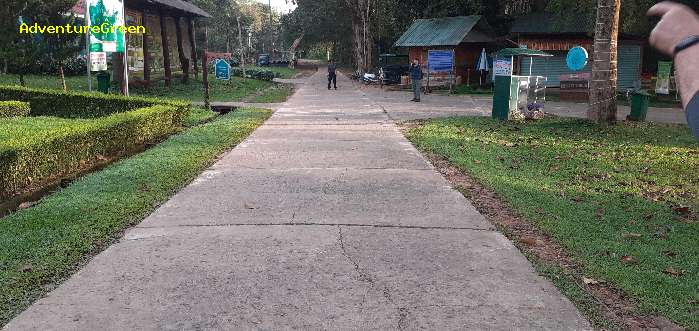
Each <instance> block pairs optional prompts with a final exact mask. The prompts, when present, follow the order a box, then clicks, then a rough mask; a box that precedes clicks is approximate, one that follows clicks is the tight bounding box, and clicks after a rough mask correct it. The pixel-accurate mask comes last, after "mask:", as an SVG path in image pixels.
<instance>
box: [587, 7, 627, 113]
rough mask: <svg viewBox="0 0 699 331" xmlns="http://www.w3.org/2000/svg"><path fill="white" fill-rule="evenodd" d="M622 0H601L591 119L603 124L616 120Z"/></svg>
mask: <svg viewBox="0 0 699 331" xmlns="http://www.w3.org/2000/svg"><path fill="white" fill-rule="evenodd" d="M620 7H621V0H598V2H597V23H596V26H595V44H594V49H593V53H594V62H593V63H592V81H591V82H590V107H589V108H588V111H587V118H588V119H590V120H593V121H597V122H599V123H601V124H613V123H614V122H616V111H617V107H616V101H617V100H616V94H617V38H618V34H619V8H620Z"/></svg>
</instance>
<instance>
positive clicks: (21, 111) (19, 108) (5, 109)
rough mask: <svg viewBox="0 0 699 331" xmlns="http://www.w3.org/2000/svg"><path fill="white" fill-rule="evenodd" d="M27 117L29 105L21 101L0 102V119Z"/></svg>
mask: <svg viewBox="0 0 699 331" xmlns="http://www.w3.org/2000/svg"><path fill="white" fill-rule="evenodd" d="M27 115H29V103H28V102H22V101H0V118H3V117H15V116H27Z"/></svg>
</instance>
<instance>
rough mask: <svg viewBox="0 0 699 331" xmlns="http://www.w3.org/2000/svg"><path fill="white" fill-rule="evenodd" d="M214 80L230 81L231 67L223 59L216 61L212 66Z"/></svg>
mask: <svg viewBox="0 0 699 331" xmlns="http://www.w3.org/2000/svg"><path fill="white" fill-rule="evenodd" d="M214 69H215V73H216V79H220V80H229V79H231V66H230V64H228V62H226V60H224V59H218V60H216V64H214Z"/></svg>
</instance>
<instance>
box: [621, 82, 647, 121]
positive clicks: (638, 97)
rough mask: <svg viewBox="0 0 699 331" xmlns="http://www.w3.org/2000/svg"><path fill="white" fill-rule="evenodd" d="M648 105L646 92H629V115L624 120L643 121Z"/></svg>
mask: <svg viewBox="0 0 699 331" xmlns="http://www.w3.org/2000/svg"><path fill="white" fill-rule="evenodd" d="M648 103H650V94H648V92H646V91H642V90H639V91H634V92H631V114H629V116H627V117H626V118H627V119H628V120H631V121H641V122H643V121H645V120H646V114H648Z"/></svg>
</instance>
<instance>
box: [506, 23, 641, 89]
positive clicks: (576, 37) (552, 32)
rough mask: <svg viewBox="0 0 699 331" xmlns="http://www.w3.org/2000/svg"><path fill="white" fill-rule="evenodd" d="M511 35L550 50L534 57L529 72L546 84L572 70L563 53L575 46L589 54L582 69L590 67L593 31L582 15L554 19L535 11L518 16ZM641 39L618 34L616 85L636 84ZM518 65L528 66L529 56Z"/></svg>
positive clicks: (555, 82)
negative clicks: (542, 78) (546, 80)
mask: <svg viewBox="0 0 699 331" xmlns="http://www.w3.org/2000/svg"><path fill="white" fill-rule="evenodd" d="M510 34H511V36H512V39H513V40H514V41H515V42H517V43H518V44H519V45H520V47H526V48H529V49H534V50H540V51H545V52H547V53H551V54H554V56H553V57H548V58H534V59H533V63H531V64H532V74H533V75H538V76H546V77H548V83H547V85H548V86H551V87H558V86H560V77H561V76H565V75H569V74H572V73H573V72H572V71H570V70H569V69H568V67H567V66H566V55H567V52H568V50H569V49H571V48H572V47H575V46H582V47H584V48H585V49H586V50H587V52H588V53H589V55H590V60H589V61H588V64H587V66H586V67H585V68H584V69H583V70H582V72H583V73H589V72H591V71H592V69H591V68H592V58H593V47H592V46H593V43H594V33H593V31H592V27H590V26H589V24H588V22H586V21H585V20H584V19H583V18H582V17H576V16H573V17H567V18H566V19H565V20H558V19H556V17H555V16H554V15H553V14H550V13H544V12H538V13H532V14H529V15H526V16H523V17H520V18H518V19H517V20H516V21H515V22H514V23H513V25H512V28H511V30H510ZM643 43H644V41H643V40H642V39H640V38H635V37H633V36H629V35H624V34H620V35H619V45H618V85H619V87H620V88H631V87H634V86H636V85H638V84H639V81H640V79H641V67H642V61H643ZM522 61H523V62H522V63H520V64H519V65H520V67H522V68H528V67H529V65H530V63H529V61H530V59H523V60H522Z"/></svg>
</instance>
